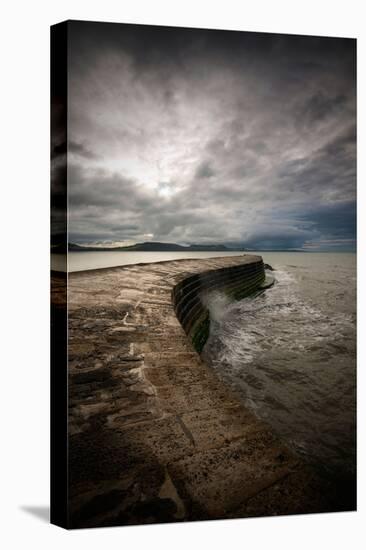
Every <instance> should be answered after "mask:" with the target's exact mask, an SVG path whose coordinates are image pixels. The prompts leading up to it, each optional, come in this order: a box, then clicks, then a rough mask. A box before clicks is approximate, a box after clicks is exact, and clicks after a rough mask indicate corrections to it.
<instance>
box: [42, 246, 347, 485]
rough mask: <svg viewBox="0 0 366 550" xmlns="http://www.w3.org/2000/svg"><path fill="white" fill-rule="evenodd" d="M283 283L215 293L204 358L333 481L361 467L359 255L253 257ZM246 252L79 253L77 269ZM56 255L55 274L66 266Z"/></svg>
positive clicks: (72, 261)
mask: <svg viewBox="0 0 366 550" xmlns="http://www.w3.org/2000/svg"><path fill="white" fill-rule="evenodd" d="M248 253H249V254H251V253H252V254H259V255H261V256H262V257H263V260H264V262H266V263H268V264H270V265H272V266H273V268H274V269H275V271H274V273H273V274H274V275H275V278H276V283H275V285H274V286H273V287H272V288H270V289H268V290H267V291H265V292H264V293H262V294H260V295H258V296H256V297H254V298H246V299H244V300H241V301H240V302H235V303H231V304H230V303H227V301H226V299H225V297H224V296H223V295H216V296H213V297H211V299H210V303H209V307H210V313H211V318H212V319H213V321H212V323H211V333H210V337H209V340H208V342H207V343H206V346H205V349H204V352H203V355H204V358H205V360H206V362H208V363H209V364H210V365H211V367H212V368H213V369H214V370H215V372H216V373H217V375H218V376H219V377H220V378H221V379H222V380H223V381H224V382H225V383H226V384H228V385H229V386H231V387H232V388H233V389H234V391H235V392H236V393H237V395H238V396H239V398H240V399H241V400H242V401H243V403H244V404H245V405H246V406H247V407H248V408H249V409H251V410H252V411H253V412H254V413H255V414H256V415H257V416H258V417H259V418H261V419H263V420H264V421H265V422H267V423H268V424H269V425H270V426H271V427H272V429H273V430H274V431H275V432H276V433H277V434H278V435H279V436H280V437H282V438H283V439H285V440H286V441H287V443H288V444H289V445H290V446H291V447H293V448H294V449H295V450H296V451H297V452H298V453H299V454H301V455H302V456H303V457H304V458H305V460H307V461H308V462H310V463H312V464H313V465H315V466H317V467H318V468H320V469H321V470H322V471H324V472H325V473H326V475H328V474H329V475H330V476H332V477H333V476H336V477H337V478H338V479H342V478H343V479H344V480H346V481H345V482H346V483H347V484H348V483H353V482H354V480H355V470H356V255H355V254H354V253H329V252H327V253H325V252H324V253H320V252H317V253H310V252H304V253H302V252H254V251H253V252H248ZM241 254H242V252H236V253H220V252H193V253H192V252H190V253H181V252H72V253H70V254H69V271H80V270H84V269H98V268H102V267H111V266H117V265H127V264H135V263H146V262H154V261H163V260H172V259H178V258H207V257H214V256H227V255H241ZM54 261H56V262H57V258H56V260H54V259H53V268H55V269H57V263H56V264H55V263H54Z"/></svg>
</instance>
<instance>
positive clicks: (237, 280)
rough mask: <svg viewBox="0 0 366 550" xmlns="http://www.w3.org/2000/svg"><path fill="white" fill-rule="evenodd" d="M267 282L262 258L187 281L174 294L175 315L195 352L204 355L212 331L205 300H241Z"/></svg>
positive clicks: (174, 289) (174, 290) (175, 289)
mask: <svg viewBox="0 0 366 550" xmlns="http://www.w3.org/2000/svg"><path fill="white" fill-rule="evenodd" d="M264 280H265V272H264V264H263V260H262V258H260V257H258V260H257V261H254V262H252V263H247V264H242V265H234V266H229V267H222V268H220V269H215V270H210V271H206V272H202V273H199V274H195V275H192V276H189V277H186V278H185V279H183V280H182V281H180V282H179V283H178V284H177V285H175V287H174V288H173V290H172V301H173V305H174V310H175V313H176V315H177V317H178V319H179V321H180V323H181V325H182V326H183V328H184V330H185V332H186V334H187V335H188V336H189V337H190V338H191V340H192V343H193V345H194V348H195V349H196V351H198V352H201V351H202V349H203V346H204V345H205V343H206V341H207V338H208V335H209V330H210V314H209V311H208V309H207V307H206V306H205V303H204V302H205V300H204V297H205V296H207V295H209V294H210V293H211V292H217V291H219V292H221V293H224V294H225V295H226V296H227V297H228V298H230V299H231V300H241V299H242V298H244V297H245V296H249V295H250V294H252V293H253V292H256V291H257V290H258V289H259V288H260V287H261V285H262V284H263V283H264Z"/></svg>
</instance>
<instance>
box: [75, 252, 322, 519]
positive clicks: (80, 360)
mask: <svg viewBox="0 0 366 550" xmlns="http://www.w3.org/2000/svg"><path fill="white" fill-rule="evenodd" d="M258 262H261V258H259V257H257V256H246V255H244V256H240V257H239V256H236V257H231V258H215V259H205V260H177V261H171V262H162V263H156V264H144V265H138V266H126V267H121V268H111V269H102V270H95V271H86V272H79V273H78V272H76V273H71V274H70V275H69V288H68V314H69V356H68V373H69V417H68V426H69V496H70V502H69V505H70V518H69V526H70V527H73V528H75V527H92V526H97V525H119V524H141V523H154V522H171V521H189V520H199V519H212V518H225V517H246V516H251V515H275V514H281V513H296V511H297V510H300V511H302V512H317V511H325V510H327V506H328V503H327V502H326V499H324V497H322V498H320V493H321V490H320V489H319V483H318V484H317V482H316V481H314V479H315V480H316V477H315V478H314V474H313V473H312V472H310V471H309V470H308V469H307V468H306V467H305V466H304V465H303V464H302V463H301V462H300V461H299V460H298V458H297V457H295V456H293V455H292V454H291V453H290V451H289V450H288V449H287V448H286V446H285V445H284V443H283V442H281V441H278V440H277V439H276V438H275V437H274V436H273V434H272V433H271V432H270V430H269V429H268V427H267V426H266V425H265V424H263V423H262V422H261V421H259V420H258V419H257V418H256V417H255V416H253V414H251V413H250V412H248V411H247V410H246V409H245V408H244V407H243V406H242V405H241V404H240V402H239V400H238V398H237V396H236V395H235V394H234V393H233V392H232V391H230V390H229V389H228V388H226V387H224V386H223V385H222V383H221V382H220V381H219V380H218V379H217V378H216V376H215V374H214V373H213V372H212V371H211V370H210V369H209V368H208V367H207V366H206V365H205V363H204V362H203V361H202V360H201V358H200V356H199V355H198V353H197V352H196V351H195V350H194V348H193V345H192V343H191V341H190V339H189V338H188V337H187V335H186V333H185V331H184V330H183V327H182V326H181V324H180V323H179V321H178V319H177V317H176V314H175V312H174V306H173V303H172V290H173V288H174V286H175V285H177V284H178V283H180V282H181V281H183V280H184V279H185V278H187V277H189V276H192V275H193V274H200V275H201V274H204V273H206V272H209V271H212V270H217V269H220V268H226V269H227V268H229V269H227V273H228V274H232V272H233V271H235V269H238V268H239V267H242V266H243V265H244V264H248V265H249V264H253V263H254V264H258ZM244 276H245V275H243V277H244ZM238 284H240V281H239V283H238ZM222 286H223V287H224V286H225V280H223V282H222ZM300 502H301V505H300V504H299V503H300Z"/></svg>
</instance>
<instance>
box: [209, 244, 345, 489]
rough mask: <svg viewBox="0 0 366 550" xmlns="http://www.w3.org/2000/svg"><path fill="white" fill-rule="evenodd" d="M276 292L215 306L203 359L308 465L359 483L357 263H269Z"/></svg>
mask: <svg viewBox="0 0 366 550" xmlns="http://www.w3.org/2000/svg"><path fill="white" fill-rule="evenodd" d="M262 256H263V259H264V261H265V262H267V263H269V264H271V265H272V267H273V268H274V269H275V271H274V272H273V275H275V278H276V283H275V285H274V286H273V287H272V288H270V289H268V290H267V291H265V292H264V293H262V294H260V295H258V296H256V297H254V298H246V299H244V300H242V301H240V302H236V303H231V304H228V303H227V301H226V299H225V298H224V297H223V295H220V294H216V295H212V296H211V297H210V299H209V307H210V311H211V318H212V319H213V321H212V323H211V332H210V337H209V340H208V341H207V343H206V346H205V348H204V352H203V354H204V358H205V360H206V361H207V362H208V363H209V364H210V365H211V366H212V368H213V369H214V370H215V371H216V373H217V374H218V376H219V377H221V378H222V380H223V381H224V382H225V383H226V384H229V385H230V386H231V387H232V388H233V389H234V390H235V391H236V392H237V394H238V396H239V397H240V399H241V400H242V401H243V402H244V404H245V405H246V406H247V407H248V408H250V409H251V410H252V411H253V412H254V413H255V414H256V415H257V416H258V417H259V418H261V419H263V420H264V421H266V422H267V423H268V424H269V425H270V426H271V427H272V428H273V430H274V431H275V432H276V433H277V434H278V435H279V436H280V437H282V438H283V439H285V440H286V441H287V443H288V444H289V445H290V446H291V447H293V448H294V449H295V451H297V452H298V453H299V454H300V455H302V456H303V458H305V460H307V461H308V462H310V463H312V464H313V465H316V466H317V467H319V468H320V469H321V470H322V471H324V472H326V473H329V474H330V475H335V476H338V477H342V478H343V479H348V480H351V481H352V479H353V480H354V476H355V468H356V463H355V460H356V459H355V455H356V255H355V254H352V253H262Z"/></svg>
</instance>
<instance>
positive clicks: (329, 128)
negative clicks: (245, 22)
mask: <svg viewBox="0 0 366 550" xmlns="http://www.w3.org/2000/svg"><path fill="white" fill-rule="evenodd" d="M69 37H70V44H69V59H70V66H69V111H70V116H69V136H70V137H69V153H70V154H71V155H70V167H69V174H68V181H69V192H70V201H69V204H70V220H69V231H70V238H72V239H74V240H77V241H79V242H88V241H90V242H92V241H93V242H97V241H98V240H109V241H111V242H113V241H116V242H117V241H126V240H127V241H128V240H146V239H147V238H153V239H154V240H165V241H178V242H213V241H219V242H232V243H244V244H246V245H247V246H250V247H263V248H272V247H274V248H301V247H302V246H306V247H309V246H312V243H321V242H323V243H324V242H327V243H330V244H329V246H332V245H331V243H332V242H333V243H337V242H343V243H345V242H353V240H354V238H355V224H354V220H355V199H356V197H355V177H356V174H355V170H356V167H355V116H356V115H355V42H354V41H352V40H349V39H334V38H318V37H300V36H286V35H271V34H259V33H239V32H226V31H208V30H199V29H173V28H163V27H144V26H134V25H114V24H95V23H76V22H74V23H70V32H69ZM57 147H59V150H58V151H57ZM61 149H62V144H56V151H55V148H54V152H55V154H57V153H58V154H62V151H61ZM340 221H342V223H340ZM342 236H343V240H342Z"/></svg>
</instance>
